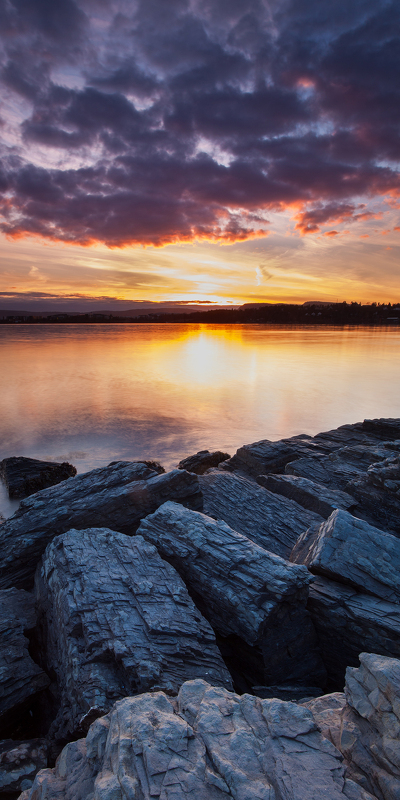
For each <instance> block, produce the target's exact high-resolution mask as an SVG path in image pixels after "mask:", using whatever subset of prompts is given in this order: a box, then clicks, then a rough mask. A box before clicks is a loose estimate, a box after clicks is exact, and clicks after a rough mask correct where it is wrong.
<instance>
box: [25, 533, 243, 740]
mask: <svg viewBox="0 0 400 800" xmlns="http://www.w3.org/2000/svg"><path fill="white" fill-rule="evenodd" d="M35 594H36V600H37V606H38V612H39V621H40V638H41V646H42V650H43V658H44V659H45V663H46V665H47V668H48V670H49V671H51V673H52V674H55V675H56V677H57V694H58V705H59V709H58V713H57V715H56V719H55V721H54V723H53V725H52V728H51V736H52V737H53V738H55V739H56V740H62V739H64V740H65V739H67V738H68V737H73V736H76V735H77V734H79V732H81V733H82V732H86V731H87V729H88V727H89V724H90V722H91V721H92V720H93V719H94V718H95V717H96V716H99V715H101V714H104V713H106V712H107V711H109V710H110V708H111V706H112V705H113V703H114V702H115V700H116V699H119V698H122V697H124V696H126V695H131V694H137V693H138V692H142V691H146V690H148V689H153V690H157V689H162V690H164V691H166V692H168V693H171V694H176V693H177V692H178V689H179V687H180V685H181V684H182V683H183V682H184V681H185V680H188V679H191V678H198V677H202V678H205V679H207V680H208V681H209V682H210V683H213V684H216V685H219V686H226V687H227V688H230V686H231V680H230V676H229V673H228V671H227V669H226V667H225V665H224V663H223V661H222V657H221V655H220V653H219V650H218V648H217V646H216V644H215V637H214V634H213V631H212V629H211V627H210V625H209V624H208V622H206V620H205V619H204V618H203V617H202V616H201V614H200V612H199V611H198V610H197V608H196V607H195V605H194V603H193V601H192V600H191V599H190V597H189V595H188V593H187V590H186V588H185V585H184V583H183V582H182V580H181V578H180V577H179V575H178V574H177V572H176V571H175V570H174V569H173V567H171V566H170V565H169V564H167V563H166V562H165V561H162V559H161V558H160V556H159V555H158V553H157V550H156V549H155V547H153V546H152V545H151V544H148V543H147V542H145V541H144V539H143V538H142V537H141V536H137V537H134V538H131V537H129V536H126V535H124V534H120V533H116V532H114V531H110V530H107V529H104V528H101V529H99V528H91V529H88V530H84V531H75V530H71V531H69V532H68V533H66V534H63V535H61V536H58V537H56V538H55V539H54V540H53V542H51V544H50V545H49V546H48V547H47V550H46V553H45V556H44V558H43V564H42V566H41V567H40V568H39V569H38V572H37V575H36V581H35Z"/></svg>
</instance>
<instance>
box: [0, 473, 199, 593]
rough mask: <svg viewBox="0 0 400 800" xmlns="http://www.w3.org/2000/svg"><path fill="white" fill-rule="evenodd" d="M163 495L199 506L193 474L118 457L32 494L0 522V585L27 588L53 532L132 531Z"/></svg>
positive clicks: (30, 586)
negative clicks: (110, 463) (97, 528)
mask: <svg viewBox="0 0 400 800" xmlns="http://www.w3.org/2000/svg"><path fill="white" fill-rule="evenodd" d="M166 500H177V501H179V502H180V503H183V504H185V505H188V506H189V507H191V508H195V509H197V508H201V507H202V497H201V492H200V489H199V484H198V478H197V477H196V475H192V474H190V473H188V472H185V471H184V470H179V469H176V470H173V471H172V472H168V473H166V474H160V475H157V473H156V472H155V471H154V470H153V469H152V468H151V467H149V466H147V464H145V463H141V462H124V461H120V462H117V463H116V464H115V465H113V466H109V467H104V468H101V469H95V470H93V471H92V472H88V473H86V474H85V475H78V476H77V477H75V478H73V479H72V480H69V481H66V482H64V483H62V484H59V485H58V486H53V487H52V488H50V489H44V490H43V491H41V492H38V493H37V494H35V495H32V497H30V498H27V499H26V500H23V501H22V502H21V505H20V507H19V509H18V510H17V511H16V512H15V514H14V515H13V516H12V517H11V518H10V519H9V520H7V521H6V522H5V523H4V525H2V526H1V535H0V589H6V588H9V587H11V586H16V587H17V588H21V589H31V588H32V585H33V578H34V574H35V569H36V564H37V563H38V561H39V559H40V557H41V555H42V553H43V552H44V550H45V548H46V545H47V544H48V542H49V541H51V539H52V538H53V537H54V536H57V535H58V534H61V533H64V532H65V531H67V530H69V529H70V528H71V527H76V528H82V529H83V528H87V527H93V526H100V527H109V528H112V529H113V530H117V531H120V532H122V533H129V534H133V533H134V532H135V530H136V528H137V526H138V524H139V522H140V520H141V519H142V518H143V517H145V516H146V515H147V514H150V513H151V512H152V511H155V509H156V508H157V507H158V506H159V505H161V504H162V503H164V502H165V501H166Z"/></svg>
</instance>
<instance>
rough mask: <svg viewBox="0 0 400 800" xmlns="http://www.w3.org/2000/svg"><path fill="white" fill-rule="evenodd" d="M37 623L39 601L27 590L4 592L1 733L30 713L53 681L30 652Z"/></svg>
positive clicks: (0, 597)
mask: <svg viewBox="0 0 400 800" xmlns="http://www.w3.org/2000/svg"><path fill="white" fill-rule="evenodd" d="M35 625H36V615H35V600H34V597H33V596H32V595H31V594H30V593H29V592H25V591H19V590H18V589H14V588H13V589H6V590H3V591H0V736H7V735H9V734H10V733H12V732H13V731H14V730H15V729H16V728H17V727H18V724H19V722H20V720H21V719H22V718H23V717H24V716H25V715H26V714H29V711H30V710H31V706H32V704H33V703H34V702H35V701H36V700H37V699H38V697H39V695H40V693H41V692H42V691H43V689H45V688H46V687H47V686H48V685H49V684H50V679H49V677H48V676H47V675H46V673H45V672H44V671H43V670H42V669H41V668H40V667H39V666H38V664H35V662H34V661H33V660H32V658H31V656H30V654H29V649H28V648H29V640H28V638H27V636H26V635H25V634H27V633H28V632H30V631H33V629H34V628H35Z"/></svg>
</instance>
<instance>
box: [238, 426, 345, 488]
mask: <svg viewBox="0 0 400 800" xmlns="http://www.w3.org/2000/svg"><path fill="white" fill-rule="evenodd" d="M314 452H317V453H318V454H325V453H326V452H330V449H329V447H328V446H327V445H326V444H325V445H321V447H320V446H319V445H318V444H316V443H315V442H314V440H313V438H312V437H311V436H307V435H306V434H303V435H301V436H293V437H292V438H291V439H280V440H279V441H278V442H271V441H270V440H269V439H262V440H261V441H260V442H253V443H252V444H245V445H243V447H239V449H238V450H237V451H236V453H235V455H234V456H233V457H232V458H231V459H230V460H229V462H227V463H226V464H225V467H227V468H228V469H230V470H233V471H236V470H238V471H240V472H244V473H248V474H249V475H251V476H253V477H255V478H256V477H257V475H263V474H264V473H267V472H277V473H279V472H283V469H284V467H285V466H286V464H288V463H289V462H290V461H294V460H295V459H296V458H300V457H302V456H311V455H313V454H314Z"/></svg>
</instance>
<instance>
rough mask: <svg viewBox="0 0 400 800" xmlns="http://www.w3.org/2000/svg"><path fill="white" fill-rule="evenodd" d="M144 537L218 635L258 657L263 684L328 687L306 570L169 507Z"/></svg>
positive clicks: (152, 518) (143, 529) (147, 522)
mask: <svg viewBox="0 0 400 800" xmlns="http://www.w3.org/2000/svg"><path fill="white" fill-rule="evenodd" d="M138 534H141V535H142V536H143V537H144V538H145V539H146V540H147V541H149V542H151V543H152V544H154V545H155V546H156V547H157V549H158V551H159V553H160V555H161V556H162V557H163V558H165V559H166V560H168V561H169V563H170V564H172V565H173V566H174V567H175V569H176V570H177V571H178V572H179V574H180V575H181V577H182V578H183V580H184V581H185V583H186V585H187V587H188V588H189V591H190V592H191V594H192V596H193V597H194V598H195V601H196V604H197V605H198V607H199V608H200V610H201V611H202V613H203V614H204V616H205V617H206V618H207V619H208V620H209V622H210V623H211V625H212V626H213V628H214V629H215V630H216V631H218V633H220V634H221V635H222V636H229V635H231V634H234V635H236V636H238V637H240V638H241V639H243V640H244V642H246V644H248V645H251V646H255V647H256V648H257V650H259V652H260V656H261V657H262V662H263V667H262V666H261V664H260V669H261V670H262V676H261V677H262V678H263V681H265V682H266V683H268V682H270V683H276V682H277V681H280V682H288V683H289V682H291V681H299V682H302V683H305V682H308V683H309V684H311V683H313V682H317V683H318V682H319V683H320V685H323V684H324V681H325V677H326V675H325V670H324V668H323V665H322V661H321V658H320V656H319V653H318V651H317V648H316V636H315V632H314V629H313V626H312V624H311V621H310V618H309V615H308V613H307V611H306V610H305V605H306V602H307V597H308V586H309V583H310V578H311V576H310V574H309V572H308V570H307V569H306V568H305V567H296V568H295V569H293V567H295V565H292V564H290V563H289V562H287V561H284V559H283V558H280V557H279V556H277V555H274V554H273V553H270V552H268V551H267V550H264V548H262V547H259V546H258V545H257V544H255V543H254V542H252V541H250V540H249V539H247V538H246V537H245V536H243V535H242V534H240V533H238V532H237V531H234V530H233V529H232V528H230V527H229V526H228V525H227V524H226V523H225V522H216V521H215V520H213V519H211V518H210V517H207V516H205V514H200V513H198V512H196V511H188V510H187V509H185V508H183V507H182V506H180V505H178V504H177V503H164V505H162V506H160V508H158V509H157V511H156V512H155V513H154V514H151V515H149V516H148V517H146V519H144V520H143V521H142V522H141V525H140V527H139V529H138ZM299 629H301V630H302V636H301V637H299V636H298V631H299ZM242 647H243V645H242V643H239V644H238V649H239V650H241V649H242ZM253 657H254V658H256V655H255V654H254V656H253Z"/></svg>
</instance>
